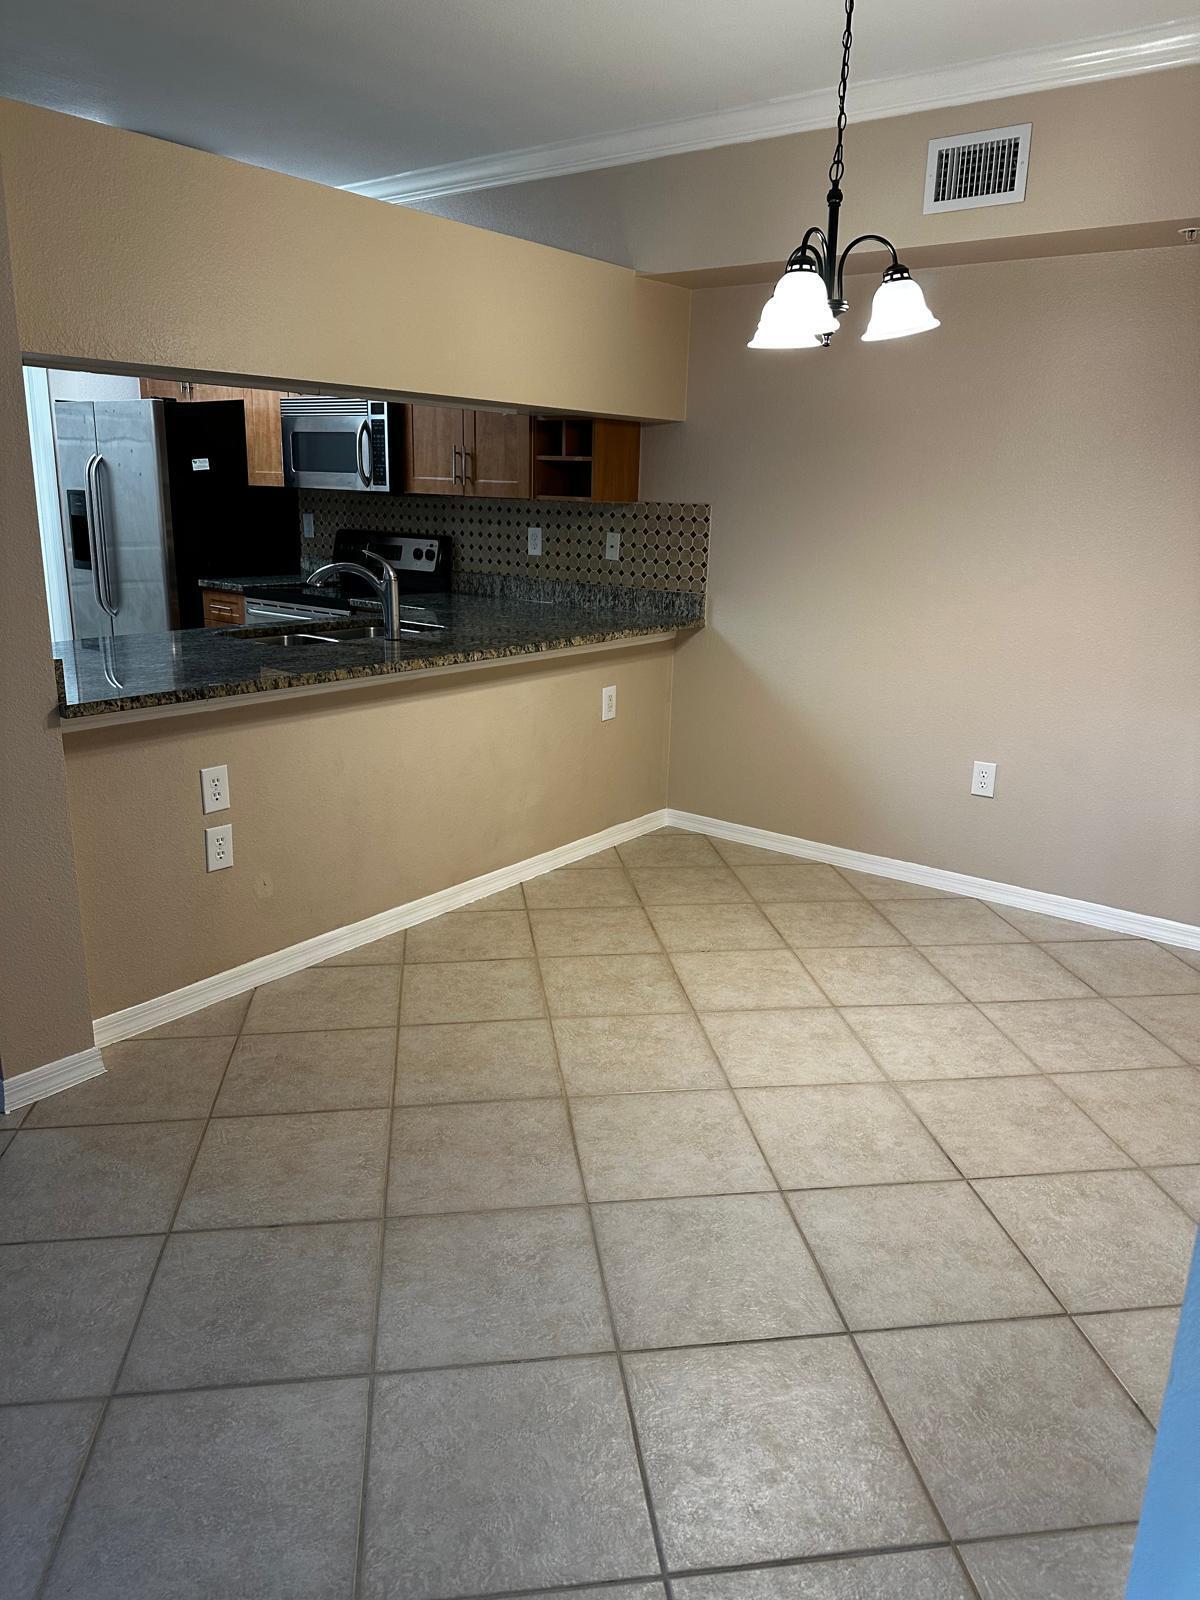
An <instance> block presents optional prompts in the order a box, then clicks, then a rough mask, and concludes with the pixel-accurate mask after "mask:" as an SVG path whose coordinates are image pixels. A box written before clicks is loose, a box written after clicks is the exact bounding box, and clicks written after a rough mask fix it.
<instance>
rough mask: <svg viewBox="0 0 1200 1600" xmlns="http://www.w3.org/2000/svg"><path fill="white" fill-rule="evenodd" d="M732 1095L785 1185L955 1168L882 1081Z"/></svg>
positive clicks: (937, 1174) (888, 1179)
mask: <svg viewBox="0 0 1200 1600" xmlns="http://www.w3.org/2000/svg"><path fill="white" fill-rule="evenodd" d="M738 1099H739V1100H740V1101H741V1104H742V1109H743V1110H744V1111H745V1113H746V1116H747V1117H748V1118H749V1120H750V1125H751V1127H752V1128H753V1129H754V1132H755V1134H756V1135H757V1137H758V1140H759V1142H760V1144H761V1145H762V1147H763V1149H764V1150H765V1151H766V1154H767V1159H768V1160H769V1161H770V1163H771V1166H772V1167H773V1168H774V1171H775V1176H776V1177H777V1178H778V1179H779V1182H780V1184H782V1186H783V1187H784V1188H785V1189H816V1188H831V1187H835V1186H841V1185H844V1184H858V1183H903V1182H906V1181H908V1180H916V1179H923V1178H953V1177H954V1176H955V1172H954V1168H953V1167H952V1166H951V1164H950V1163H949V1161H947V1160H946V1157H945V1156H944V1155H943V1154H942V1152H941V1151H940V1150H939V1149H938V1147H937V1145H936V1144H935V1143H934V1141H933V1140H932V1139H931V1138H930V1136H929V1134H928V1133H926V1131H925V1129H924V1128H923V1127H922V1126H921V1124H920V1122H918V1120H917V1118H916V1117H915V1116H913V1114H912V1112H911V1111H910V1110H909V1109H908V1107H907V1106H906V1105H905V1104H904V1102H903V1100H901V1098H900V1096H899V1095H898V1094H897V1093H896V1091H895V1090H894V1089H892V1088H890V1087H889V1086H888V1085H887V1084H883V1083H880V1084H873V1083H835V1084H817V1085H812V1086H805V1087H802V1088H796V1089H739V1090H738Z"/></svg>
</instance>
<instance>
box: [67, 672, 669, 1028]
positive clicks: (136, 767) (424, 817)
mask: <svg viewBox="0 0 1200 1600" xmlns="http://www.w3.org/2000/svg"><path fill="white" fill-rule="evenodd" d="M671 667H672V646H671V645H670V644H658V645H647V646H640V647H631V648H625V649H618V650H613V651H608V652H601V653H596V654H588V655H583V656H579V657H577V658H575V659H574V660H571V659H568V658H562V659H559V660H557V661H553V662H551V661H543V662H535V663H532V664H529V665H525V666H513V667H499V668H497V667H492V668H487V669H483V670H480V671H479V672H473V673H467V674H463V675H454V676H446V677H444V678H440V679H425V680H423V681H420V680H413V681H412V682H411V683H408V684H402V685H400V686H397V687H396V688H392V687H391V686H389V687H388V688H379V687H375V688H371V689H364V690H361V691H359V690H339V691H338V692H336V693H329V694H324V695H318V696H313V697H311V698H305V699H296V700H291V701H288V702H286V703H276V704H274V705H270V704H261V705H258V706H254V707H251V706H242V707H238V708H237V709H231V710H228V711H214V712H212V713H202V714H192V715H188V716H182V717H179V718H172V719H167V720H154V721H148V722H141V723H133V724H127V725H126V726H124V727H117V728H111V729H109V730H107V731H101V730H99V729H96V730H88V731H80V732H77V733H72V734H70V735H68V737H67V738H66V741H65V744H66V751H67V770H68V777H69V781H70V795H71V808H72V814H73V817H74V822H75V838H76V847H77V853H78V870H79V883H80V890H81V894H82V901H83V914H84V927H85V932H86V936H87V950H88V962H89V969H90V973H91V980H92V992H93V999H94V1004H95V1013H96V1015H97V1016H103V1015H107V1014H108V1013H109V1012H111V1011H115V1010H118V1009H121V1008H124V1007H125V1006H129V1005H133V1004H135V1003H136V1002H138V1001H141V1000H148V999H152V998H153V997H155V996H156V995H160V994H165V993H167V992H168V991H170V990H172V989H176V988H179V987H180V986H181V985H183V984H186V983H191V982H193V981H195V980H196V979H198V978H204V977H207V976H209V975H210V974H212V973H215V972H221V971H224V970H225V969H227V968H229V967H233V966H236V965H238V964H239V963H240V962H243V961H248V960H250V959H252V958H253V957H255V956H260V955H265V954H268V953H269V952H271V951H275V950H279V949H281V948H283V947H284V946H286V945H290V944H294V943H296V942H298V941H299V940H302V939H308V938H311V937H312V936H313V935H315V934H318V933H324V932H326V931H328V930H329V929H331V928H337V927H341V926H343V925H344V924H346V923H348V922H355V921H357V920H359V919H360V918H362V917H367V916H371V915H373V914H374V913H376V912H379V911H386V910H388V909H389V908H391V907H393V906H396V905H400V904H403V903H404V902H405V901H408V900H413V899H416V898H418V897H420V896H422V895H426V894H430V893H432V892H433V891H434V890H437V889H444V888H446V887H448V886H449V885H452V884H455V883H461V882H462V881H464V880H465V879H468V878H473V877H476V876H477V875H478V874H480V873H483V872H490V871H492V870H494V869H495V868H498V867H504V866H509V865H511V864H512V863H514V862H516V861H521V860H524V859H526V858H527V857H529V856H532V855H537V854H539V853H540V852H542V851H544V850H550V849H552V848H554V847H555V846H556V845H561V844H566V843H569V842H570V841H572V840H574V839H578V838H582V837H584V836H586V835H588V834H591V833H595V832H598V831H599V830H600V829H602V828H606V827H609V826H611V825H613V824H614V823H618V822H626V821H628V820H629V819H630V818H631V817H637V816H641V815H642V814H644V813H645V812H647V811H650V810H653V809H655V808H657V807H659V806H662V805H665V803H666V782H667V737H668V727H669V718H670V694H671ZM614 683H615V684H616V686H617V703H618V707H619V713H618V716H617V718H616V720H615V721H613V722H606V723H601V721H600V691H601V689H602V687H603V686H604V685H605V684H614ZM220 762H226V763H228V766H229V782H230V793H231V797H232V807H231V810H230V811H229V813H228V816H229V820H230V821H232V823H233V830H234V866H233V867H232V869H230V870H229V871H226V872H218V873H205V871H204V860H203V857H204V850H203V829H204V824H205V822H206V821H207V822H211V821H213V820H214V819H213V818H211V817H209V818H205V817H202V816H201V813H200V785H199V770H200V768H201V767H202V766H208V765H212V764H215V763H220ZM218 820H220V819H218Z"/></svg>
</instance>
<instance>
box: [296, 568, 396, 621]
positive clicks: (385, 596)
mask: <svg viewBox="0 0 1200 1600" xmlns="http://www.w3.org/2000/svg"><path fill="white" fill-rule="evenodd" d="M363 560H364V561H377V562H378V563H379V566H380V571H379V572H372V571H371V570H370V569H369V568H368V567H364V566H362V565H361V564H360V563H359V562H357V561H329V562H327V563H326V564H325V566H323V567H318V568H317V570H316V571H315V572H314V573H313V574H312V575H311V576H310V577H309V578H307V579H306V580H305V582H306V584H307V586H308V587H310V588H313V589H319V588H320V587H321V585H322V584H323V583H325V582H327V581H328V580H329V579H330V578H331V577H333V576H334V574H335V573H338V572H349V573H352V574H353V575H354V576H355V577H356V578H363V579H364V580H365V581H366V582H367V583H369V584H370V585H371V587H372V589H374V591H375V593H376V594H377V595H378V596H379V598H380V601H381V602H382V604H383V626H384V630H385V632H386V634H387V637H388V639H389V640H396V639H399V637H400V584H399V583H398V581H397V579H396V569H395V568H394V567H393V566H392V565H391V563H390V562H388V561H385V560H384V559H383V557H382V556H380V555H376V553H375V551H374V550H364V551H363Z"/></svg>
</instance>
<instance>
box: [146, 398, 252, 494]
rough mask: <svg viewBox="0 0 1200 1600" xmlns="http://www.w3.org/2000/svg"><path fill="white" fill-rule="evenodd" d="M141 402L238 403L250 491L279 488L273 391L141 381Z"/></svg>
mask: <svg viewBox="0 0 1200 1600" xmlns="http://www.w3.org/2000/svg"><path fill="white" fill-rule="evenodd" d="M141 382H142V398H143V400H240V401H241V402H242V404H243V406H244V407H245V411H246V481H247V482H248V483H249V484H250V486H251V487H252V488H264V487H265V488H269V489H270V488H282V487H283V443H282V438H283V434H282V428H281V426H280V421H279V401H280V398H281V396H280V393H279V391H278V390H276V389H235V388H231V387H228V386H226V385H224V384H219V383H191V382H189V381H186V380H185V381H183V382H179V381H176V380H175V379H173V378H143V379H142V380H141Z"/></svg>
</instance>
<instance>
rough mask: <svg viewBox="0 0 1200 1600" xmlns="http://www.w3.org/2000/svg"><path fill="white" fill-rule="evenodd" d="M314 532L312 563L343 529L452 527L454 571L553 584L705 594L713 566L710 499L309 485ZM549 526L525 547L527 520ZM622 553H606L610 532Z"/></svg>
mask: <svg viewBox="0 0 1200 1600" xmlns="http://www.w3.org/2000/svg"><path fill="white" fill-rule="evenodd" d="M300 511H301V515H303V513H304V512H306V511H307V512H311V513H312V517H313V537H312V538H311V539H304V540H302V541H301V553H302V564H303V567H304V570H305V571H306V572H307V571H311V570H312V568H314V567H316V566H319V565H320V563H321V562H322V561H329V560H330V559H332V556H333V539H334V534H335V533H336V532H337V530H338V529H339V528H369V529H371V530H372V531H373V532H379V533H415V534H422V533H426V534H434V533H437V534H449V535H450V536H451V537H452V538H453V540H454V572H455V574H456V576H458V575H462V576H463V577H466V575H467V574H489V575H496V576H510V577H522V578H533V579H540V580H543V581H549V582H552V583H569V584H578V583H604V584H615V585H617V586H618V587H620V588H624V589H665V590H672V591H674V592H675V593H681V594H694V595H703V593H704V588H705V579H706V575H707V571H708V528H709V508H708V506H705V505H675V504H672V503H670V502H666V501H650V500H637V501H632V502H629V503H616V502H611V503H610V502H602V503H596V504H587V503H581V502H579V501H576V500H474V499H472V500H466V499H461V500H460V499H457V498H455V497H453V496H445V497H443V496H440V495H423V494H413V495H385V494H353V493H343V492H342V491H339V490H337V489H302V490H301V491H300ZM531 526H533V527H539V528H541V530H542V554H541V555H540V556H530V555H528V554H527V547H528V537H527V533H526V529H527V528H529V527H531ZM613 529H615V530H616V531H617V533H619V534H620V536H621V554H620V556H619V557H618V559H617V560H616V561H606V560H605V558H604V546H605V542H606V540H607V538H608V535H609V533H610V531H612V530H613Z"/></svg>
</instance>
